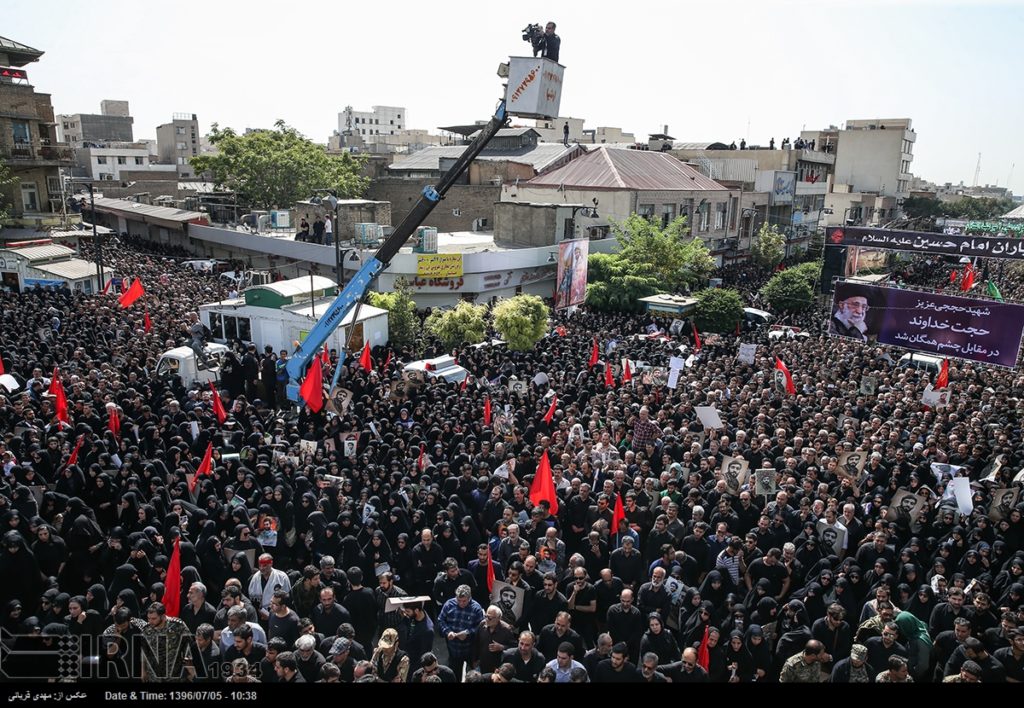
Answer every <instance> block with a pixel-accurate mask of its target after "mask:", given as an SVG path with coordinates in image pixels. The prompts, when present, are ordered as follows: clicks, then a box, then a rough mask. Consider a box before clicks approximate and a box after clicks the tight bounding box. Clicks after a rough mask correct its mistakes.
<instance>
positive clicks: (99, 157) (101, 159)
mask: <svg viewBox="0 0 1024 708" xmlns="http://www.w3.org/2000/svg"><path fill="white" fill-rule="evenodd" d="M96 164H97V165H105V164H107V158H106V156H105V155H97V156H96Z"/></svg>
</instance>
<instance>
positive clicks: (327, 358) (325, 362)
mask: <svg viewBox="0 0 1024 708" xmlns="http://www.w3.org/2000/svg"><path fill="white" fill-rule="evenodd" d="M330 365H331V355H330V353H329V352H328V351H327V342H324V350H323V351H322V352H321V353H320V366H330Z"/></svg>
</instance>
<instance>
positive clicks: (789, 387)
mask: <svg viewBox="0 0 1024 708" xmlns="http://www.w3.org/2000/svg"><path fill="white" fill-rule="evenodd" d="M775 368H776V369H777V370H779V371H781V372H782V373H783V375H784V376H785V377H786V393H788V394H790V395H793V394H795V393H796V386H795V385H794V384H793V376H792V375H791V374H790V373H789V369H788V368H787V367H786V365H785V364H783V363H782V359H780V358H779V357H775Z"/></svg>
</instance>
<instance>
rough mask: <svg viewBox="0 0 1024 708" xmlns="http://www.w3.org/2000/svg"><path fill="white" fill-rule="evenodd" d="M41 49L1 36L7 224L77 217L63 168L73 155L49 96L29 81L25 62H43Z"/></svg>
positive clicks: (1, 154)
mask: <svg viewBox="0 0 1024 708" xmlns="http://www.w3.org/2000/svg"><path fill="white" fill-rule="evenodd" d="M42 55H43V52H41V51H40V50H38V49H33V48H32V47H29V46H26V45H24V44H21V43H20V42H16V41H14V40H11V39H7V38H5V37H0V68H2V69H5V70H6V71H4V72H2V73H3V74H4V75H3V76H0V160H2V161H3V163H4V165H5V166H6V167H7V169H8V170H10V172H11V176H12V178H13V181H12V182H11V183H10V184H4V185H0V203H2V205H3V207H4V208H5V209H6V211H7V220H6V222H5V224H6V225H8V226H24V227H29V228H33V227H35V228H39V227H44V226H55V225H58V224H61V223H69V222H70V221H72V220H77V218H76V217H73V216H68V215H66V214H65V213H64V211H65V209H64V207H65V199H64V195H63V184H62V182H61V177H60V168H61V167H71V166H72V165H73V164H74V155H73V153H72V151H71V150H70V148H68V146H67V145H62V144H61V143H60V142H59V141H58V140H57V130H56V122H55V121H54V115H53V105H52V103H51V102H50V94H48V93H38V92H36V90H35V88H34V87H33V86H32V85H31V84H30V83H29V79H28V71H27V70H26V69H25V68H24V67H25V66H26V65H28V64H31V63H33V62H36V61H39V58H40V57H41V56H42Z"/></svg>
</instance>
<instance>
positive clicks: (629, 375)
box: [622, 359, 633, 383]
mask: <svg viewBox="0 0 1024 708" xmlns="http://www.w3.org/2000/svg"><path fill="white" fill-rule="evenodd" d="M632 380H633V372H632V371H630V370H629V359H626V366H625V367H623V369H622V383H626V382H627V381H632Z"/></svg>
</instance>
